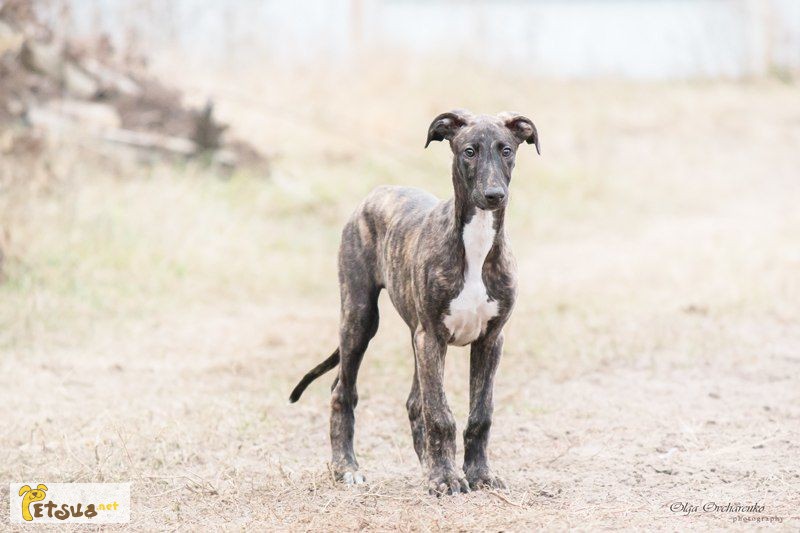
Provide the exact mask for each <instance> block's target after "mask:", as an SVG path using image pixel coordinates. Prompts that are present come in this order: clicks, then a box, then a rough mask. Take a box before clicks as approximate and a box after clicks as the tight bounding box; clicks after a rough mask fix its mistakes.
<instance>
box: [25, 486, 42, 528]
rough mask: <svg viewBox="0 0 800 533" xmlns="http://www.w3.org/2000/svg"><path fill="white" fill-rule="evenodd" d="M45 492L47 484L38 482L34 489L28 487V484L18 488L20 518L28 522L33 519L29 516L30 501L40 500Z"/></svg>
mask: <svg viewBox="0 0 800 533" xmlns="http://www.w3.org/2000/svg"><path fill="white" fill-rule="evenodd" d="M45 492H47V486H46V485H42V484H39V485H37V486H36V488H35V489H32V490H31V488H30V486H29V485H23V486H21V487H20V488H19V495H20V496H23V495H24V497H23V498H22V518H24V519H25V520H27V521H28V522H30V521H31V520H33V516H31V509H30V507H31V502H40V501H42V500H44V493H45Z"/></svg>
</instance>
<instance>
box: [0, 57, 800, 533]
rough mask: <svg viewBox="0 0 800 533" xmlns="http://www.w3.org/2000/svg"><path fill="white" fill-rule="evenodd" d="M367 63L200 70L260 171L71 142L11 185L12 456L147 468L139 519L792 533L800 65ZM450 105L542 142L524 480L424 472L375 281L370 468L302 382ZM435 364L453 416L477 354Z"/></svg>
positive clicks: (520, 316) (517, 402) (797, 487)
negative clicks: (377, 313) (560, 70)
mask: <svg viewBox="0 0 800 533" xmlns="http://www.w3.org/2000/svg"><path fill="white" fill-rule="evenodd" d="M392 71H393V72H395V73H396V72H397V71H398V66H397V65H394V67H393V70H392ZM399 71H400V72H403V70H402V65H400V68H399ZM371 72H372V75H371V77H369V78H368V79H363V80H361V81H359V82H357V83H352V84H350V85H348V86H347V90H346V91H345V90H343V85H342V83H343V82H342V80H341V79H338V78H337V77H336V76H335V75H333V74H330V75H329V77H328V78H325V77H324V76H325V74H319V73H318V74H317V75H316V76H317V77H315V78H313V79H312V78H310V77H309V76H308V73H303V72H299V73H297V74H296V77H294V78H292V77H291V76H288V75H287V76H286V77H283V78H276V79H272V78H271V79H269V80H267V79H266V78H261V77H258V76H255V75H240V76H239V77H238V78H236V80H237V83H235V84H234V83H231V82H230V80H231V77H230V76H233V74H230V76H229V77H227V78H225V82H224V83H223V82H222V81H215V80H219V79H222V77H221V76H220V77H219V78H215V79H214V80H208V79H206V78H203V77H200V76H194V77H192V76H191V75H190V73H185V75H183V76H182V79H183V80H184V83H186V86H187V87H189V88H191V89H192V90H193V91H194V93H193V94H195V95H197V96H198V98H200V97H201V96H205V95H206V94H213V95H215V96H216V98H217V102H218V105H219V109H220V113H221V114H222V115H223V116H224V118H225V119H227V120H230V121H231V122H232V123H233V124H234V125H235V128H237V131H238V132H240V133H241V134H242V135H244V136H245V137H247V138H248V139H250V140H251V141H253V142H256V143H259V144H263V145H265V146H269V147H271V149H272V150H273V152H274V157H275V161H276V163H275V166H274V169H273V175H272V177H271V178H270V179H269V180H264V179H261V178H259V177H253V176H248V175H242V176H233V177H229V178H227V179H220V178H217V177H215V176H210V175H207V174H206V173H205V171H203V170H202V169H199V168H196V167H193V166H184V167H174V166H169V165H160V164H152V163H150V164H148V165H146V166H142V165H141V164H139V163H137V162H135V161H126V162H120V161H118V160H116V159H112V163H113V164H109V157H108V154H101V156H98V157H95V156H91V157H90V156H85V155H80V156H77V155H75V153H76V150H81V152H78V153H80V154H85V153H86V152H85V150H87V147H86V146H77V147H76V146H75V145H74V144H73V143H74V140H62V141H60V142H58V143H55V144H54V146H53V153H54V155H53V160H52V161H51V162H50V166H49V168H50V169H51V171H52V172H53V173H54V174H55V176H56V178H57V179H56V180H55V182H53V183H50V182H47V183H48V184H46V185H37V186H36V187H35V188H32V187H27V188H26V187H21V186H18V188H17V189H13V190H15V191H16V192H15V195H16V196H14V198H15V201H14V202H13V203H11V202H9V201H6V203H5V204H4V211H3V217H4V218H3V223H4V224H5V225H6V226H7V227H8V228H10V237H9V238H8V242H9V243H10V245H9V247H8V259H7V262H6V265H5V269H6V273H5V281H4V282H3V284H2V285H0V324H2V327H1V328H0V350H1V351H0V420H2V421H3V424H2V426H0V479H2V480H4V481H7V482H16V481H27V480H42V481H52V482H55V481H109V482H110V481H131V482H132V483H133V498H132V505H133V510H132V522H131V525H130V528H131V529H134V530H181V531H184V530H185V531H198V530H203V531H216V530H231V529H233V530H239V529H241V530H280V531H334V530H336V531H338V530H356V529H364V530H395V529H396V530H401V531H405V530H408V531H420V530H421V531H438V530H447V531H479V530H490V531H492V530H493V531H500V530H507V531H508V530H510V531H526V530H531V529H534V528H536V529H548V530H564V529H567V528H570V529H578V530H592V531H594V530H598V529H628V528H629V529H648V530H649V529H652V530H684V529H695V530H707V529H721V528H731V529H738V530H751V529H754V528H763V529H777V530H794V529H796V528H798V526H800V464H799V463H798V457H800V386H798V385H799V383H798V378H799V377H800V211H798V209H797V205H798V201H800V182H799V181H798V176H797V169H798V168H800V150H798V146H800V98H798V92H797V87H796V86H794V85H784V84H780V83H778V82H752V83H741V84H733V83H713V84H711V83H709V84H668V85H661V84H657V85H627V84H618V83H611V82H608V83H606V82H603V83H593V84H556V83H542V82H537V81H536V80H518V79H510V78H509V79H507V80H505V83H503V84H498V85H497V88H496V90H495V89H493V87H495V85H494V84H496V77H495V76H494V75H493V74H491V73H480V72H477V73H475V74H474V76H475V78H474V79H472V80H471V82H470V84H469V85H467V84H466V83H465V84H463V85H462V87H464V89H463V90H462V92H458V91H457V94H452V86H453V85H449V86H448V87H442V86H440V84H439V83H438V82H437V81H436V80H437V78H436V77H435V76H430V75H428V74H426V73H425V72H421V73H419V74H418V75H416V74H413V73H414V72H416V71H412V70H409V71H408V72H406V73H405V74H403V75H402V76H401V79H400V80H399V81H398V80H397V79H394V78H391V77H390V75H389V74H388V73H384V72H383V71H382V70H381V69H380V68H379V67H376V68H374V69H372V70H371ZM195 74H196V73H195ZM444 74H445V75H448V73H444ZM450 74H452V76H450V78H449V79H451V80H452V79H453V77H455V76H457V74H456V73H455V72H454V73H450ZM455 86H456V87H458V86H459V85H458V84H457V83H456V84H455ZM231 87H236V89H235V90H234V89H231ZM259 102H261V104H259ZM386 102H393V107H392V109H390V110H387V106H386ZM457 106H463V107H469V108H473V109H476V110H489V111H494V110H500V109H504V108H508V109H515V110H517V111H521V112H524V113H526V114H529V115H530V116H532V117H533V118H534V120H535V121H536V122H537V125H538V126H539V130H540V132H541V138H542V151H543V156H542V157H541V158H537V157H536V156H535V153H534V151H532V150H528V151H527V152H526V153H522V154H521V155H520V157H519V159H520V161H519V164H518V169H517V173H516V175H515V178H514V182H513V183H512V196H511V206H510V208H509V229H508V232H509V235H510V238H511V241H512V246H513V249H514V251H515V254H516V256H517V261H518V264H519V271H520V297H519V303H518V306H517V309H516V310H515V314H514V316H513V318H512V320H511V322H510V324H509V326H508V329H507V333H506V339H507V340H506V352H505V355H504V359H503V362H502V365H501V368H500V373H499V376H498V379H497V384H496V393H495V403H496V412H495V420H494V425H493V428H492V437H491V441H490V450H491V451H490V453H491V461H492V464H493V467H494V469H495V470H496V471H497V472H498V473H499V474H500V475H501V476H503V477H504V479H505V480H506V482H507V484H508V485H509V489H508V490H506V491H491V492H489V491H480V492H473V493H470V494H467V495H460V496H456V497H443V498H440V499H437V498H434V497H430V496H428V495H427V494H426V492H425V490H424V480H423V474H422V471H421V469H420V467H419V465H418V463H417V461H416V456H415V454H414V451H413V448H412V445H411V436H410V431H409V428H408V422H407V418H406V413H405V407H404V405H405V398H406V396H407V394H408V390H409V388H410V384H411V375H412V366H411V353H410V346H409V344H408V332H407V331H406V329H405V327H404V325H403V324H402V323H401V321H400V319H399V318H398V317H397V316H396V313H395V312H394V311H393V309H391V305H390V303H389V302H388V299H387V298H385V296H384V297H382V302H381V305H382V309H381V311H382V323H381V328H380V330H379V333H378V335H377V337H376V338H375V340H374V341H373V343H372V345H371V347H370V349H369V351H368V352H367V355H366V358H365V360H364V365H363V368H362V371H361V375H360V379H359V395H360V403H359V406H358V409H357V413H356V417H357V425H356V451H357V453H358V456H359V461H360V463H361V467H362V470H363V472H364V474H365V475H366V477H367V481H368V483H367V484H366V485H365V486H363V487H358V488H347V487H342V486H339V485H337V484H335V483H334V482H333V481H332V479H331V475H330V472H329V470H328V466H327V462H326V461H327V459H328V454H329V447H328V446H329V445H328V438H327V423H328V418H327V417H328V385H329V384H330V380H331V379H332V376H326V377H325V378H323V379H321V380H320V381H319V382H318V383H315V384H314V385H313V386H312V387H311V388H310V389H309V390H308V391H307V393H306V395H305V396H304V397H303V399H302V400H301V401H300V402H299V403H298V404H295V405H291V406H290V405H288V404H287V397H288V393H289V391H290V390H291V388H292V386H293V385H294V383H295V382H296V381H297V380H298V379H299V378H300V377H301V376H302V375H303V374H304V373H305V372H306V371H307V370H308V369H309V368H311V367H312V366H313V365H315V364H316V363H317V362H319V361H321V360H322V359H323V358H324V357H327V355H328V354H329V353H330V351H331V350H332V349H333V348H334V346H335V343H336V331H337V319H338V316H337V315H338V292H337V287H336V274H335V253H336V246H337V242H336V241H337V238H338V232H339V228H340V227H341V224H342V223H343V221H344V220H345V218H346V216H347V214H348V213H349V211H350V210H351V209H352V208H353V206H354V205H355V204H356V203H357V201H358V199H359V198H360V197H361V196H363V195H364V194H365V193H366V192H367V191H368V190H369V189H370V188H372V187H373V186H375V185H377V184H380V183H403V184H408V185H416V186H423V187H425V188H428V189H430V190H433V191H435V192H436V193H437V194H439V195H440V196H445V195H447V194H448V189H449V177H448V167H449V162H448V150H447V148H446V146H444V145H438V146H436V147H431V148H429V149H428V150H427V151H423V150H422V144H423V142H424V136H425V131H426V129H427V126H428V123H429V121H430V119H431V118H432V117H433V116H435V114H437V113H438V112H441V111H444V110H447V109H449V108H451V107H457ZM5 164H6V165H10V164H11V163H8V162H6V163H5ZM6 171H7V172H8V173H10V174H13V173H14V168H11V167H8V166H7V167H6ZM43 179H44V178H43ZM20 187H21V188H20ZM8 190H12V189H8ZM447 365H448V366H447V390H448V397H449V401H450V404H451V406H452V408H453V411H454V414H455V416H456V419H457V421H458V425H459V431H461V430H463V425H464V422H465V420H466V414H467V412H466V410H467V383H468V381H467V376H468V363H467V358H466V351H465V350H463V349H455V348H451V349H450V351H449V354H448V362H447ZM460 445H461V442H460V439H459V446H460ZM7 498H8V495H7V493H5V492H4V491H0V509H2V508H5V506H6V504H7ZM709 502H714V504H716V505H718V506H720V507H722V506H725V505H727V504H728V503H733V504H736V503H738V504H743V505H753V504H758V505H759V506H763V509H762V510H760V511H759V512H747V511H736V510H730V509H729V510H725V509H716V510H713V509H712V510H708V508H707V507H706V508H705V509H704V506H708V505H709ZM756 520H759V522H755V521H756ZM0 523H2V524H3V525H2V528H3V529H6V528H10V526H9V525H8V524H7V523H4V522H0Z"/></svg>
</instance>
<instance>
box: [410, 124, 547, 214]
mask: <svg viewBox="0 0 800 533" xmlns="http://www.w3.org/2000/svg"><path fill="white" fill-rule="evenodd" d="M445 139H446V140H448V141H450V148H451V149H452V150H453V175H454V179H456V180H458V183H457V184H456V186H458V185H459V184H460V185H461V186H462V187H463V188H464V191H465V192H466V198H467V201H469V202H470V203H471V204H474V205H475V206H476V207H478V208H479V209H487V210H494V209H500V208H502V207H505V206H506V204H507V203H508V185H509V183H510V182H511V171H512V170H513V169H514V158H515V157H516V154H517V148H518V147H519V145H520V144H522V143H523V142H526V143H528V144H533V145H534V146H536V151H537V152H538V153H541V151H540V149H539V134H538V133H537V131H536V126H534V124H533V121H531V120H530V119H529V118H526V117H524V116H522V115H518V114H516V113H500V114H498V115H494V116H491V115H477V116H476V115H473V114H472V113H470V112H469V111H465V110H455V111H450V112H449V113H442V114H441V115H439V116H438V117H436V118H435V119H433V122H431V125H430V128H428V140H427V142H426V143H425V147H426V148H427V147H428V145H429V144H430V143H431V141H442V140H445Z"/></svg>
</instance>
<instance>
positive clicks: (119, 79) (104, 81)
mask: <svg viewBox="0 0 800 533" xmlns="http://www.w3.org/2000/svg"><path fill="white" fill-rule="evenodd" d="M81 67H83V69H84V70H85V71H86V72H88V73H89V74H90V75H92V76H93V77H94V79H95V80H97V82H98V83H99V85H100V91H101V92H103V93H112V94H121V95H124V96H130V97H133V98H136V97H138V96H140V95H141V94H142V88H141V87H140V86H139V84H138V83H136V82H135V81H133V80H132V79H131V78H129V77H128V76H126V75H124V74H121V73H119V72H117V71H116V70H114V69H111V68H109V67H107V66H105V65H103V64H102V63H100V62H99V61H98V60H97V59H95V58H93V57H87V58H86V59H84V60H83V61H81Z"/></svg>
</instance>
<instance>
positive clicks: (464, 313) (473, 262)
mask: <svg viewBox="0 0 800 533" xmlns="http://www.w3.org/2000/svg"><path fill="white" fill-rule="evenodd" d="M493 225H494V215H493V213H492V212H491V211H484V210H482V209H478V210H477V212H476V213H475V215H474V216H473V217H472V219H471V220H470V221H469V223H467V224H466V225H465V226H464V233H463V239H464V251H465V258H466V261H467V265H466V268H465V270H464V288H463V289H462V290H461V292H460V293H459V294H458V296H456V298H455V299H453V300H452V301H451V302H450V308H449V313H448V314H447V315H446V316H445V318H444V325H445V326H446V327H447V329H448V330H449V331H450V335H451V339H450V342H451V344H455V345H456V346H464V345H466V344H469V343H471V342H472V341H474V340H475V339H477V338H478V337H480V335H481V334H482V333H483V332H484V331H485V330H486V324H487V323H488V322H489V320H491V319H492V318H493V317H495V316H497V302H495V301H490V300H489V296H488V295H487V294H486V286H485V285H484V284H483V277H482V275H481V274H482V272H483V262H484V261H485V260H486V255H487V254H488V253H489V250H491V248H492V243H493V242H494V234H495V230H494V227H493Z"/></svg>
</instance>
